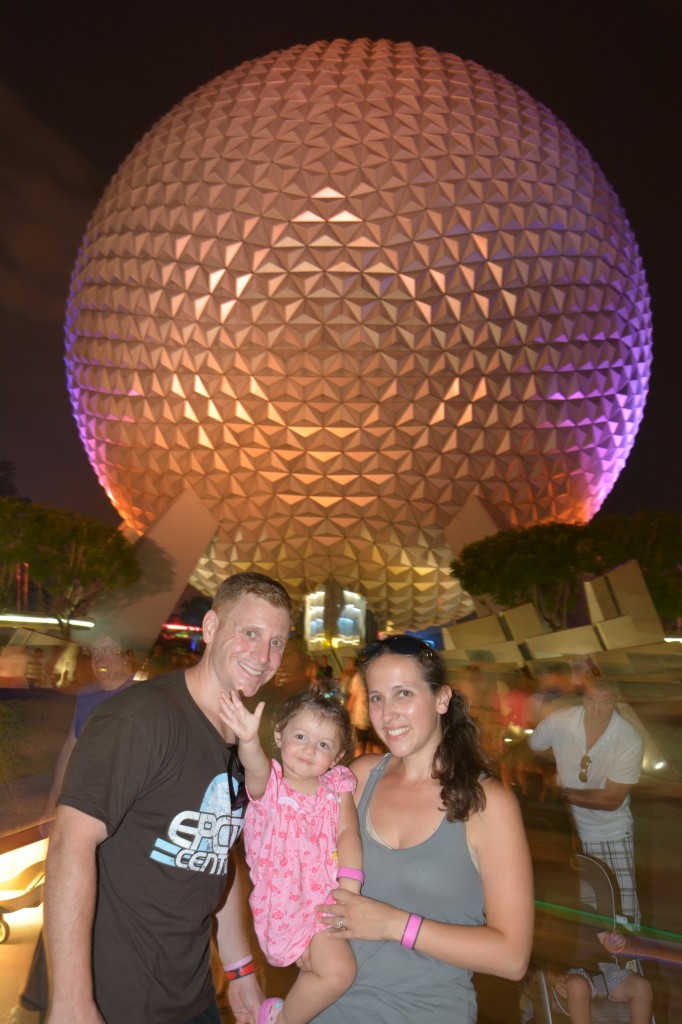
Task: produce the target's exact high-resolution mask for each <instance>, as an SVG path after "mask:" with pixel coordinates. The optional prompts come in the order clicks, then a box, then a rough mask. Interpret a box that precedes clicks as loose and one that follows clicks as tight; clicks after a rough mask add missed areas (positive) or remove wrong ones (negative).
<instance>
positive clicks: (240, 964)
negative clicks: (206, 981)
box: [223, 953, 253, 973]
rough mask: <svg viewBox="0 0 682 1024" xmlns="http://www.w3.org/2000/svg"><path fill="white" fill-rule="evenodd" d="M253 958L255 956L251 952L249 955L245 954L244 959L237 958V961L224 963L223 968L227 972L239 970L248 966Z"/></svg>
mask: <svg viewBox="0 0 682 1024" xmlns="http://www.w3.org/2000/svg"><path fill="white" fill-rule="evenodd" d="M252 960H253V957H252V956H251V954H250V953H249V955H248V956H245V957H244V959H243V960H237V961H236V963H233V964H223V970H224V971H225V973H227V971H238V970H239V968H240V967H246V965H247V964H250V963H251V961H252Z"/></svg>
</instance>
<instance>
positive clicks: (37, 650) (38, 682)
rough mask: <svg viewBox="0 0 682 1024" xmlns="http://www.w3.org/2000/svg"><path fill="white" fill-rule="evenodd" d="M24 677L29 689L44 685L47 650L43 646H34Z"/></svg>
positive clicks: (27, 661)
mask: <svg viewBox="0 0 682 1024" xmlns="http://www.w3.org/2000/svg"><path fill="white" fill-rule="evenodd" d="M24 678H25V680H26V685H27V687H28V688H29V690H35V689H37V688H39V687H41V686H43V684H44V682H45V651H44V650H43V648H42V647H34V648H33V650H32V651H31V653H30V654H29V656H28V658H27V660H26V669H25V671H24Z"/></svg>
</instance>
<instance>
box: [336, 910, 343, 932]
mask: <svg viewBox="0 0 682 1024" xmlns="http://www.w3.org/2000/svg"><path fill="white" fill-rule="evenodd" d="M336 928H337V930H338V931H341V929H342V928H343V918H342V917H341V915H340V914H339V916H338V917H337V919H336Z"/></svg>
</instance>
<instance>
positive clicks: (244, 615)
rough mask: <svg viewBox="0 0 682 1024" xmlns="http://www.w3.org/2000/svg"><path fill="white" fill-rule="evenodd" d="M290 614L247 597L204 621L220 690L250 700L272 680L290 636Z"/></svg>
mask: <svg viewBox="0 0 682 1024" xmlns="http://www.w3.org/2000/svg"><path fill="white" fill-rule="evenodd" d="M289 626H290V620H289V613H288V612H287V611H286V610H285V609H284V608H279V607H276V606H275V605H272V604H270V603H269V602H268V601H265V600H263V598H261V597H257V596H256V595H255V594H244V595H243V596H242V597H240V598H239V599H238V600H236V601H234V602H233V603H232V604H230V605H228V606H227V607H226V608H224V609H223V610H222V611H221V612H220V613H216V612H215V611H213V610H211V611H210V612H208V613H207V615H206V617H205V618H204V640H205V641H206V645H207V650H206V655H205V657H206V658H207V659H208V663H209V666H210V669H211V671H212V672H213V673H214V675H215V676H216V678H217V679H218V682H219V684H220V687H221V689H223V690H225V691H228V690H241V692H242V693H243V694H244V695H245V696H246V697H250V696H252V695H253V694H254V693H256V692H257V691H258V690H259V689H260V687H261V686H264V685H265V683H267V682H268V680H269V679H272V677H273V676H274V674H275V672H276V671H277V669H278V668H279V666H280V662H281V660H282V655H283V653H284V648H285V646H286V642H287V638H288V636H289Z"/></svg>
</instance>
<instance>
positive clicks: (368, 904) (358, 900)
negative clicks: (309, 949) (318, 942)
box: [317, 889, 409, 942]
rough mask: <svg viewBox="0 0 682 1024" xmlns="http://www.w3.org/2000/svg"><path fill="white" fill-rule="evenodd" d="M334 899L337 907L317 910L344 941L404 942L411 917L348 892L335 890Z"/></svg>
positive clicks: (332, 904) (321, 905) (404, 911)
mask: <svg viewBox="0 0 682 1024" xmlns="http://www.w3.org/2000/svg"><path fill="white" fill-rule="evenodd" d="M331 897H332V899H333V900H334V902H333V903H321V904H319V905H318V907H317V916H318V917H319V918H322V919H324V920H326V921H327V922H328V928H329V931H330V932H332V933H334V934H338V935H339V937H340V938H342V939H374V940H375V941H377V940H378V941H381V940H385V939H393V940H395V941H396V942H400V940H401V938H402V934H403V932H404V930H405V925H406V923H407V919H408V917H409V914H408V913H407V911H406V910H399V909H398V908H397V907H392V906H390V905H389V904H388V903H379V901H378V900H372V899H369V897H368V896H360V895H358V894H357V893H354V892H349V891H348V890H347V889H334V891H333V892H332V894H331ZM339 924H340V925H341V926H340V927H339Z"/></svg>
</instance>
